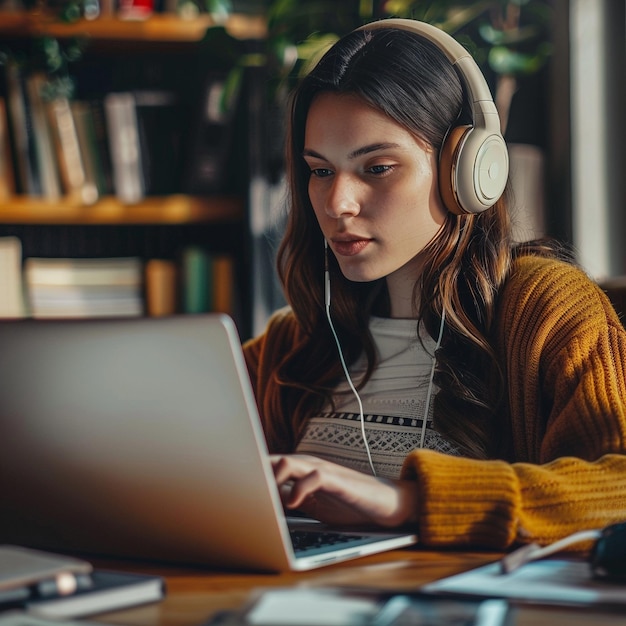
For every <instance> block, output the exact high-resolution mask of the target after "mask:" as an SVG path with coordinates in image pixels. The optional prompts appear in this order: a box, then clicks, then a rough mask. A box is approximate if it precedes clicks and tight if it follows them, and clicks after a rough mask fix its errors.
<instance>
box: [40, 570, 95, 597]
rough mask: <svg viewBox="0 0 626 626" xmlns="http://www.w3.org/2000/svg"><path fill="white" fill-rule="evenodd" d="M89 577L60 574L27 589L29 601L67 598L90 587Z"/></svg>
mask: <svg viewBox="0 0 626 626" xmlns="http://www.w3.org/2000/svg"><path fill="white" fill-rule="evenodd" d="M91 584H92V582H91V576H89V575H86V574H72V573H71V572H61V573H59V574H57V575H56V576H54V577H53V578H48V579H46V580H41V581H39V582H37V583H35V584H33V585H31V586H30V587H29V599H35V598H37V599H39V598H50V597H53V596H68V595H71V594H73V593H75V592H76V591H78V590H80V589H88V588H89V587H90V586H91Z"/></svg>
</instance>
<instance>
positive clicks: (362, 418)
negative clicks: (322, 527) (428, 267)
mask: <svg viewBox="0 0 626 626" xmlns="http://www.w3.org/2000/svg"><path fill="white" fill-rule="evenodd" d="M324 255H325V256H324V261H325V267H324V305H325V309H326V318H327V319H328V325H329V326H330V330H331V332H332V334H333V338H334V340H335V344H336V345H337V351H338V352H339V360H340V361H341V367H342V369H343V373H344V375H345V377H346V381H347V382H348V385H349V387H350V390H351V391H352V393H353V394H354V397H355V398H356V401H357V404H358V406H359V417H360V421H361V437H362V438H363V443H364V445H365V452H366V453H367V460H368V462H369V466H370V469H371V471H372V475H374V476H376V468H375V467H374V462H373V460H372V454H371V452H370V447H369V443H368V441H367V435H366V432H365V416H364V414H363V403H362V401H361V396H359V392H358V391H357V390H356V387H355V386H354V383H353V382H352V377H351V376H350V372H349V371H348V366H347V365H346V361H345V359H344V356H343V351H342V349H341V342H340V341H339V337H338V336H337V331H336V330H335V325H334V324H333V320H332V316H331V314H330V271H329V269H328V242H327V241H326V240H324ZM445 322H446V312H445V309H444V310H443V311H442V313H441V324H440V325H439V335H438V337H437V342H436V344H435V350H434V352H433V359H432V366H431V368H430V379H429V381H428V391H427V392H426V402H425V408H424V419H423V420H422V432H421V436H420V445H419V447H420V448H423V447H424V440H425V438H426V423H427V422H428V414H429V411H430V401H431V397H432V391H433V380H434V377H435V366H436V364H437V359H436V356H435V355H436V353H437V350H438V349H439V347H440V346H441V340H442V338H443V331H444V327H445Z"/></svg>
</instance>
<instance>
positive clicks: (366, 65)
mask: <svg viewBox="0 0 626 626" xmlns="http://www.w3.org/2000/svg"><path fill="white" fill-rule="evenodd" d="M321 92H333V93H352V94H355V95H357V96H359V97H360V98H362V99H363V100H364V101H366V102H367V103H369V104H370V105H371V106H373V107H375V108H376V109H378V110H380V111H383V112H384V113H385V114H387V115H388V116H389V117H390V118H392V119H394V120H395V121H396V122H398V123H399V124H401V125H402V126H403V127H405V128H406V129H407V130H409V131H410V132H411V133H413V134H414V135H415V136H416V137H419V138H420V139H421V140H423V141H425V142H426V143H427V144H429V145H430V146H432V147H433V148H434V149H435V150H437V152H439V150H440V148H441V145H442V143H443V141H444V138H445V137H446V134H447V133H448V132H449V129H450V128H451V127H453V126H455V125H457V124H459V123H463V122H465V123H467V122H468V121H469V120H466V119H464V118H466V117H467V111H466V109H465V107H464V93H463V86H462V84H461V82H460V80H459V78H458V76H457V74H456V72H455V70H454V68H453V67H452V65H451V63H450V62H449V61H448V60H447V58H446V57H445V55H444V54H443V53H442V52H441V51H440V50H439V49H438V48H437V47H436V46H435V45H434V44H432V43H430V42H428V41H426V40H425V39H423V38H421V37H419V36H417V35H415V34H413V33H407V32H404V31H400V30H395V29H381V30H376V31H369V32H368V31H365V32H363V31H360V32H354V33H351V34H349V35H347V36H346V37H344V38H343V39H341V40H340V41H339V42H338V43H337V44H335V45H334V46H333V48H331V50H330V51H329V52H327V53H326V55H325V56H324V57H323V58H322V60H321V61H320V62H319V63H318V64H317V66H316V67H315V68H314V69H313V70H312V71H311V72H310V73H309V74H308V75H307V76H306V77H305V78H304V79H303V80H302V81H301V83H300V84H299V86H298V87H297V88H296V90H295V92H294V94H293V95H292V100H291V108H290V120H289V129H288V141H287V147H286V151H287V154H286V156H287V175H288V182H289V203H290V206H289V214H288V221H287V225H286V231H285V234H284V237H283V240H282V242H281V245H280V248H279V251H278V258H277V265H278V273H279V277H280V280H281V282H282V285H283V289H284V292H285V295H286V298H287V301H288V303H289V304H290V306H291V307H292V309H293V311H294V314H295V316H296V318H297V320H298V322H299V324H300V326H301V328H302V330H303V331H304V333H305V339H304V340H303V342H302V343H301V344H300V345H297V346H294V347H293V350H292V351H291V352H290V353H289V354H287V355H285V357H284V359H283V361H282V363H280V365H279V367H278V368H277V370H276V377H277V380H278V382H279V383H280V385H281V403H282V406H283V410H284V414H285V415H287V416H290V417H289V419H290V420H291V423H290V425H289V426H290V430H291V432H292V433H293V438H294V442H291V444H293V443H295V441H296V440H297V439H298V437H299V436H300V434H301V433H302V427H303V425H304V423H305V422H306V420H307V418H308V417H310V416H311V415H312V414H314V413H315V411H316V410H319V409H320V408H321V406H322V404H323V403H325V402H331V401H332V397H331V394H332V390H333V388H334V387H335V385H336V384H337V382H338V380H339V379H340V377H341V376H342V370H341V365H340V363H339V360H338V358H337V348H336V346H335V344H334V341H333V338H332V335H331V332H330V329H329V326H328V322H327V320H326V316H325V311H324V264H325V258H324V241H323V235H322V232H321V230H320V228H319V225H318V223H317V219H316V217H315V214H314V212H313V208H312V206H311V203H310V200H309V197H308V190H307V189H308V181H309V176H310V173H309V168H308V167H307V165H306V163H305V162H304V159H303V156H302V153H303V148H304V131H305V124H306V118H307V114H308V110H309V107H310V105H311V102H312V101H313V99H314V98H315V96H316V95H318V94H319V93H321ZM421 254H422V256H423V259H424V265H423V267H424V271H423V273H422V275H421V276H420V278H419V279H418V282H417V284H416V286H415V294H416V301H417V302H419V311H418V321H417V322H416V324H423V325H424V326H425V328H426V330H427V331H428V333H429V334H430V335H431V336H433V337H434V336H435V335H436V333H437V331H438V328H439V324H440V320H441V316H442V314H443V312H444V311H445V316H446V317H445V319H446V324H445V333H444V336H443V341H442V343H441V347H440V349H439V350H438V352H437V373H436V378H435V381H436V383H437V385H438V387H439V392H438V394H437V396H436V399H435V404H434V419H435V427H436V428H437V429H438V430H439V431H440V432H441V433H442V434H444V435H445V436H446V437H447V438H449V439H450V440H452V441H454V442H456V443H457V444H458V445H459V446H460V447H461V448H462V449H463V450H464V452H465V453H467V454H468V455H470V456H474V457H477V458H485V457H488V456H490V455H492V454H494V450H493V449H492V448H493V446H492V444H491V442H492V441H493V440H494V438H497V432H496V431H497V425H496V423H495V415H496V411H497V409H498V406H499V404H500V402H501V400H502V396H503V378H502V373H501V372H499V371H498V367H497V361H496V357H495V354H494V350H493V348H492V343H491V332H492V328H493V322H494V315H495V308H496V300H497V295H498V291H499V289H500V287H501V285H502V283H503V282H504V280H505V279H506V276H507V274H508V272H509V267H510V263H511V259H512V256H513V252H512V244H511V234H510V224H509V216H508V211H507V199H506V194H505V196H504V197H503V198H502V199H500V200H499V201H498V202H497V203H496V205H495V206H493V207H492V208H490V209H489V210H487V211H485V212H483V213H481V214H477V215H463V216H457V215H453V214H452V213H448V215H447V217H446V220H445V222H444V224H443V225H442V227H441V228H440V230H439V232H438V233H437V235H436V236H435V237H434V238H433V240H432V241H431V242H430V243H429V244H428V246H427V247H426V248H425V249H424V250H423V252H422V253H421ZM328 257H329V258H328V267H329V271H330V276H331V285H332V303H333V305H332V307H333V309H332V314H333V321H334V324H335V328H336V330H337V333H338V335H339V337H340V340H341V346H342V351H343V353H344V356H345V359H346V361H347V362H348V363H352V362H354V360H355V359H356V358H357V357H358V356H359V355H360V354H361V353H362V352H363V351H364V352H365V355H366V358H367V363H368V369H367V372H366V376H365V378H364V379H363V380H362V381H361V382H360V384H361V385H363V384H364V383H365V381H366V380H367V379H368V378H369V376H370V375H371V373H372V371H373V370H374V368H375V366H376V351H375V347H374V344H373V340H372V337H371V335H370V332H369V329H368V323H369V318H370V315H371V314H372V313H376V314H378V315H385V314H387V313H388V312H389V309H388V297H387V291H386V284H385V281H384V279H380V280H378V281H374V282H370V283H356V282H351V281H349V280H347V279H346V278H344V276H343V275H342V273H341V271H340V270H339V266H338V264H337V262H336V259H335V258H334V256H333V255H332V254H331V253H330V252H329V253H328ZM483 373H487V376H484V375H481V374H483ZM268 435H269V436H270V437H271V436H272V433H268Z"/></svg>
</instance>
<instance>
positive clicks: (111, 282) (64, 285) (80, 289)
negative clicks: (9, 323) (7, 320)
mask: <svg viewBox="0 0 626 626" xmlns="http://www.w3.org/2000/svg"><path fill="white" fill-rule="evenodd" d="M24 278H25V283H26V292H27V297H28V302H29V306H30V313H31V315H32V316H33V317H36V318H43V317H116V316H136V315H142V314H143V264H142V262H141V259H139V258H135V257H123V258H96V259H89V258H75V259H69V258H65V259H54V258H34V257H33V258H28V259H26V261H25V263H24Z"/></svg>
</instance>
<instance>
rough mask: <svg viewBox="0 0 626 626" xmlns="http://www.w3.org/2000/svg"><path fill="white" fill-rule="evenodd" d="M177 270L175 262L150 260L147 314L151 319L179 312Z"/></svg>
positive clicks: (146, 280) (147, 267)
mask: <svg viewBox="0 0 626 626" xmlns="http://www.w3.org/2000/svg"><path fill="white" fill-rule="evenodd" d="M176 283H177V269H176V263H175V262H174V261H170V260H166V259H150V260H148V261H147V262H146V267H145V290H146V313H147V314H148V315H150V316H151V317H162V316H164V315H173V314H174V313H176V311H177V306H176V305H177V287H176Z"/></svg>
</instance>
